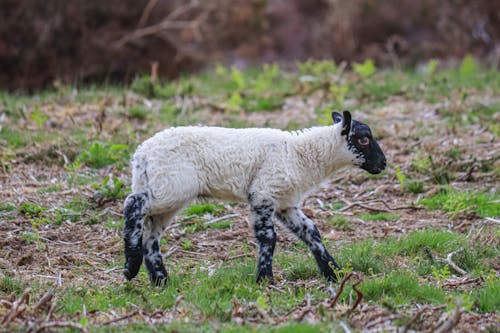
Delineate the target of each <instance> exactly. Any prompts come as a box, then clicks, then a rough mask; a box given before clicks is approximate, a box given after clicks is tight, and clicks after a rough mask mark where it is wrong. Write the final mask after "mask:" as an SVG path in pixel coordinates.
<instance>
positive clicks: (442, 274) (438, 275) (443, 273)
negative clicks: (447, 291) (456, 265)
mask: <svg viewBox="0 0 500 333" xmlns="http://www.w3.org/2000/svg"><path fill="white" fill-rule="evenodd" d="M432 276H433V277H434V279H435V280H436V281H437V283H438V287H439V288H441V287H442V286H443V281H444V280H446V279H449V278H450V276H451V273H450V269H449V267H448V266H444V267H442V268H438V267H435V266H433V267H432Z"/></svg>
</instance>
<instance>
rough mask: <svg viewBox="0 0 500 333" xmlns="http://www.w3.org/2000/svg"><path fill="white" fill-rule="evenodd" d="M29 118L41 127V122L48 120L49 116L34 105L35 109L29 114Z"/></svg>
mask: <svg viewBox="0 0 500 333" xmlns="http://www.w3.org/2000/svg"><path fill="white" fill-rule="evenodd" d="M30 118H31V120H33V121H34V122H35V123H36V126H37V127H38V128H39V129H41V128H42V127H43V124H45V122H46V121H47V120H49V117H48V116H47V115H46V114H45V113H44V112H43V111H42V110H40V108H39V107H38V106H37V107H35V110H33V112H32V113H31V115H30Z"/></svg>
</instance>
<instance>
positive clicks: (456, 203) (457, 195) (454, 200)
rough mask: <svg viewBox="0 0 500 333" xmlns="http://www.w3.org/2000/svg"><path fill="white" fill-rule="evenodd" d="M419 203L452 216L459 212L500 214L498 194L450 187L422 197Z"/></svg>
mask: <svg viewBox="0 0 500 333" xmlns="http://www.w3.org/2000/svg"><path fill="white" fill-rule="evenodd" d="M419 203H420V204H422V205H424V206H426V207H427V208H428V209H431V210H437V209H440V210H442V211H445V212H449V213H451V214H452V217H455V216H457V215H458V214H461V213H470V212H474V213H476V214H478V215H479V216H482V217H487V216H489V217H498V216H500V195H498V194H488V193H484V192H469V191H467V192H460V191H457V190H455V189H453V188H451V187H448V188H444V189H443V190H441V191H440V192H438V193H436V194H434V195H432V196H430V197H427V198H423V199H421V200H420V201H419Z"/></svg>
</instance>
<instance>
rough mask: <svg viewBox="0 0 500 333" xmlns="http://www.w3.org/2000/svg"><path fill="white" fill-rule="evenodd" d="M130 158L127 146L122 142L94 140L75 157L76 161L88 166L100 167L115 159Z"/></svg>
mask: <svg viewBox="0 0 500 333" xmlns="http://www.w3.org/2000/svg"><path fill="white" fill-rule="evenodd" d="M129 158H130V154H129V151H128V146H127V145H123V144H112V145H109V144H105V143H99V142H95V143H94V144H92V145H91V146H90V147H89V148H88V150H87V151H84V152H82V153H81V154H80V155H79V156H78V157H77V159H76V163H78V164H80V163H83V164H85V165H86V166H88V167H91V168H96V169H100V168H102V167H105V166H107V165H110V164H113V163H115V162H117V161H124V160H128V159H129Z"/></svg>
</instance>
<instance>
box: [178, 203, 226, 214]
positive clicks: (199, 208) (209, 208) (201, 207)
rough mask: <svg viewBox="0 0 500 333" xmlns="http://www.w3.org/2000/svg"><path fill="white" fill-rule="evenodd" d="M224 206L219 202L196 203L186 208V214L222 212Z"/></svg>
mask: <svg viewBox="0 0 500 333" xmlns="http://www.w3.org/2000/svg"><path fill="white" fill-rule="evenodd" d="M223 209H224V206H222V205H217V204H210V203H207V204H194V205H191V206H189V207H188V208H186V210H185V211H184V215H198V216H202V215H204V214H215V213H218V212H221V211H222V210H223Z"/></svg>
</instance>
